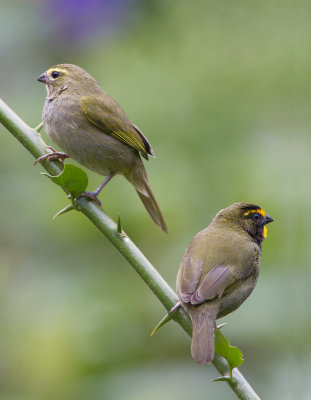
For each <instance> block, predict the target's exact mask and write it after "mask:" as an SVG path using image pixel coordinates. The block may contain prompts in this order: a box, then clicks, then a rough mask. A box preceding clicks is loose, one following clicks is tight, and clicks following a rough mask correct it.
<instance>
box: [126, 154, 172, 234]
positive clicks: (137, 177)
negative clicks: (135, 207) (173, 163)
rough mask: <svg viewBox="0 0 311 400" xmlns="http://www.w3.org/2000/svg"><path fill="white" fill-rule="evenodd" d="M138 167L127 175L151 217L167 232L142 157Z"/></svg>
mask: <svg viewBox="0 0 311 400" xmlns="http://www.w3.org/2000/svg"><path fill="white" fill-rule="evenodd" d="M137 167H138V168H135V169H133V171H135V173H134V174H133V173H132V174H131V175H130V176H125V177H126V178H127V179H128V180H129V181H130V182H131V183H132V184H133V185H134V187H135V189H136V192H137V194H138V196H139V197H140V199H141V201H142V202H143V204H144V206H145V208H146V210H147V211H148V213H149V215H150V216H151V218H152V219H153V220H154V222H155V223H156V224H157V225H158V226H159V227H160V228H161V229H163V231H164V232H165V233H167V226H166V222H165V219H164V217H163V214H162V212H161V210H160V207H159V204H158V202H157V200H156V198H155V197H154V194H153V193H152V190H151V188H150V186H149V182H148V178H147V174H146V170H145V167H144V165H143V163H142V161H141V160H140V159H138V166H137Z"/></svg>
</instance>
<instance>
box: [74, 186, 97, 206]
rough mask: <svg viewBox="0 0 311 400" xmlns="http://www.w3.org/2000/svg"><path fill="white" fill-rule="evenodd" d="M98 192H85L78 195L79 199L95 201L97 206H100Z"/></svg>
mask: <svg viewBox="0 0 311 400" xmlns="http://www.w3.org/2000/svg"><path fill="white" fill-rule="evenodd" d="M97 196H98V192H97V190H94V192H88V191H87V190H86V191H85V192H83V193H82V194H80V196H78V198H79V197H87V198H88V199H91V200H93V201H95V202H96V203H97V204H98V205H99V206H101V205H102V203H101V201H100V200H99V199H98V197H97Z"/></svg>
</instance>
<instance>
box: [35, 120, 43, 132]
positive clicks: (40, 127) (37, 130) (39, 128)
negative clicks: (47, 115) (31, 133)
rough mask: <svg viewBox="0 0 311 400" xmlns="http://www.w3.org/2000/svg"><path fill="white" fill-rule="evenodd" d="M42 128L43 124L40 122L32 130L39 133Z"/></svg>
mask: <svg viewBox="0 0 311 400" xmlns="http://www.w3.org/2000/svg"><path fill="white" fill-rule="evenodd" d="M42 127H43V122H40V124H39V125H38V126H36V127H35V128H34V130H35V131H36V132H38V133H39V132H40V131H41V129H42Z"/></svg>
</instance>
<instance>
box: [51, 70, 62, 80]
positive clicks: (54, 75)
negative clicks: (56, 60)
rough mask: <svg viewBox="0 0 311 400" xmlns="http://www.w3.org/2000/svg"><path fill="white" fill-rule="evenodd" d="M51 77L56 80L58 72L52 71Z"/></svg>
mask: <svg viewBox="0 0 311 400" xmlns="http://www.w3.org/2000/svg"><path fill="white" fill-rule="evenodd" d="M51 76H52V78H53V79H56V78H58V77H59V76H60V73H59V72H58V71H53V72H52V74H51Z"/></svg>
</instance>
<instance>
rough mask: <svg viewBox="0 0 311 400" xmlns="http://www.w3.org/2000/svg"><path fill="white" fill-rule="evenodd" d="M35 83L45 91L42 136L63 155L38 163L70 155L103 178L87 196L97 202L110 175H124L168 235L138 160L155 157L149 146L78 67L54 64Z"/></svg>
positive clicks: (113, 103) (111, 100) (143, 168)
mask: <svg viewBox="0 0 311 400" xmlns="http://www.w3.org/2000/svg"><path fill="white" fill-rule="evenodd" d="M38 81H40V82H43V83H44V84H45V85H46V89H47V98H46V101H45V104H44V108H43V113H42V120H43V125H44V129H45V132H46V133H47V135H48V136H49V137H50V138H51V139H52V140H53V142H55V143H56V144H57V145H58V146H59V147H60V148H61V149H62V150H63V151H64V152H65V153H58V152H54V153H50V154H48V155H46V156H43V157H40V159H39V160H40V161H41V160H42V159H48V160H51V159H56V158H60V159H62V160H63V159H64V158H66V157H68V156H70V157H72V158H73V159H74V160H76V161H78V162H79V163H81V164H82V165H84V166H85V167H87V168H89V169H91V170H92V171H95V172H97V173H98V174H101V175H104V176H107V178H106V179H105V181H104V182H103V183H102V184H101V185H100V186H99V187H98V188H97V189H96V190H95V191H94V192H85V195H87V196H89V197H91V198H97V196H98V194H99V193H100V191H101V190H102V188H103V187H104V186H105V185H106V184H107V183H108V182H109V181H110V179H111V178H112V177H113V176H114V175H116V174H121V175H123V176H124V177H125V178H126V179H127V180H128V181H129V182H130V183H131V184H132V185H133V186H134V188H135V189H136V191H137V193H138V195H139V197H140V199H141V200H142V202H143V204H144V206H145V207H146V209H147V211H148V213H149V214H150V216H151V218H152V219H153V220H154V222H155V223H156V224H157V225H158V226H160V228H162V229H163V231H164V232H167V227H166V223H165V220H164V217H163V215H162V213H161V210H160V208H159V205H158V203H157V201H156V199H155V197H154V195H153V193H152V191H151V189H150V186H149V183H148V179H147V174H146V170H145V167H144V165H143V163H142V160H141V157H140V155H141V156H143V157H144V158H145V159H146V160H148V155H151V156H153V152H152V147H151V145H150V143H149V141H148V140H147V138H146V137H145V136H144V135H143V133H142V132H141V131H140V130H139V128H138V127H137V126H136V125H134V124H132V122H131V121H130V120H129V119H128V117H127V116H126V114H125V113H124V111H123V110H122V108H121V107H120V106H119V104H118V103H117V102H116V101H115V100H113V99H112V98H111V97H109V96H108V94H107V93H106V92H105V91H104V90H103V89H102V88H101V87H100V86H99V84H98V83H97V82H96V81H95V79H94V78H92V77H91V76H90V75H89V74H88V73H87V72H85V71H84V70H83V69H82V68H80V67H78V66H76V65H72V64H59V65H55V66H54V67H51V68H50V69H48V70H47V71H46V72H44V73H43V74H42V75H40V76H39V78H38Z"/></svg>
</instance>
